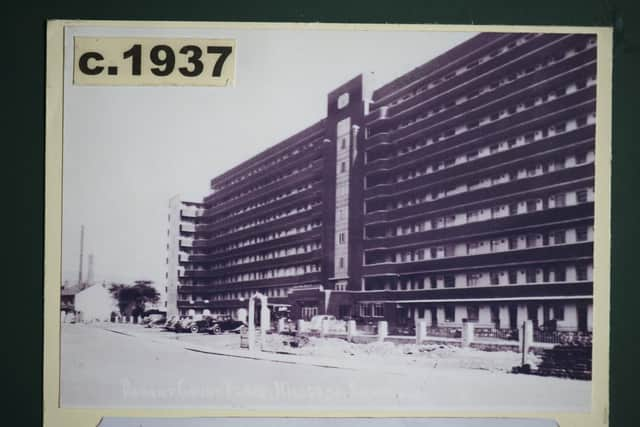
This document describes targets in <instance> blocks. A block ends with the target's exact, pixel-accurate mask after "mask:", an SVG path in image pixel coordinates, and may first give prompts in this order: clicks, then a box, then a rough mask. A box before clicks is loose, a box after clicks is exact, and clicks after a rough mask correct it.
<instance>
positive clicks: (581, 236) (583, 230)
mask: <svg viewBox="0 0 640 427" xmlns="http://www.w3.org/2000/svg"><path fill="white" fill-rule="evenodd" d="M588 238H589V233H588V230H587V227H578V228H576V240H577V241H578V242H584V241H586V240H587V239H588Z"/></svg>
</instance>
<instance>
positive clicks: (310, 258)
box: [176, 33, 596, 331]
mask: <svg viewBox="0 0 640 427" xmlns="http://www.w3.org/2000/svg"><path fill="white" fill-rule="evenodd" d="M595 83H596V39H595V36H593V35H586V34H585V35H565V34H528V33H527V34H525V33H504V34H501V33H482V34H479V35H477V36H475V37H473V38H471V39H469V40H468V41H466V42H464V43H462V44H460V45H458V46H457V47H455V48H453V49H451V50H449V51H448V52H446V53H444V54H443V55H441V56H439V57H437V58H435V59H433V60H431V61H429V62H428V63H426V64H424V65H422V66H420V67H418V68H416V69H414V70H412V71H410V72H409V73H407V74H405V75H403V76H401V77H400V78H398V79H396V80H394V81H392V82H390V83H388V84H386V85H384V86H381V87H379V88H377V89H375V90H373V91H371V90H370V88H368V87H367V84H366V82H365V79H364V78H363V77H362V76H358V77H356V78H354V79H352V80H351V81H349V82H347V83H345V84H343V85H342V86H340V87H339V88H337V89H335V90H334V91H332V92H331V93H329V94H328V97H327V116H326V117H325V118H324V119H322V120H320V121H319V122H317V123H315V124H313V125H312V126H310V127H308V128H306V129H304V130H303V131H301V132H299V133H298V134H296V135H293V136H291V137H290V138H288V139H287V140H285V141H282V142H280V143H278V144H276V145H275V146H273V147H272V148H270V149H268V150H266V151H264V152H262V153H260V154H258V155H256V156H255V157H253V158H251V159H249V160H247V161H246V162H244V163H242V164H240V165H238V166H236V167H234V168H233V169H230V170H229V171H227V172H226V173H224V174H222V175H220V176H217V177H215V178H214V179H212V180H211V193H210V194H209V195H208V196H206V197H205V198H204V200H203V201H202V204H201V207H202V211H201V214H200V215H199V216H197V217H196V218H194V221H195V229H194V230H195V232H194V236H193V237H194V240H193V251H192V253H191V254H190V255H189V256H188V257H186V259H185V260H184V261H185V262H183V263H181V266H182V267H183V268H184V272H183V273H182V272H181V273H180V274H179V275H178V276H177V277H178V278H179V283H177V295H178V298H177V306H176V309H177V310H179V312H180V313H181V314H189V313H191V314H198V313H212V314H213V313H221V314H231V315H233V314H234V313H236V311H237V310H238V309H239V308H243V307H246V305H247V299H248V297H249V296H250V295H251V294H252V293H254V292H256V291H260V292H262V293H263V294H265V295H267V296H268V297H269V301H270V302H273V303H274V304H276V305H280V306H282V307H289V308H290V312H291V315H292V316H293V317H302V318H309V317H310V316H313V315H315V314H322V313H328V314H333V315H336V316H337V317H351V318H357V319H361V320H364V321H369V320H376V319H386V320H388V321H389V322H390V323H391V324H392V325H399V326H402V325H410V324H412V323H413V322H414V321H415V320H416V319H418V318H420V319H426V320H427V323H428V324H430V325H432V326H436V325H442V326H447V325H451V326H455V325H460V324H461V323H462V322H463V321H473V322H477V323H478V324H480V325H487V326H492V327H496V328H502V329H513V328H515V327H516V325H518V324H520V323H521V322H522V321H523V320H527V319H530V320H533V322H534V324H535V325H537V326H542V325H544V324H548V323H549V322H552V323H553V324H555V326H556V327H557V328H558V329H565V330H583V331H587V330H591V327H592V304H593V301H592V300H593V297H592V296H593V216H594V158H595V153H594V148H595V144H594V138H595V93H596V86H595ZM199 206H200V205H199ZM205 310H206V311H205Z"/></svg>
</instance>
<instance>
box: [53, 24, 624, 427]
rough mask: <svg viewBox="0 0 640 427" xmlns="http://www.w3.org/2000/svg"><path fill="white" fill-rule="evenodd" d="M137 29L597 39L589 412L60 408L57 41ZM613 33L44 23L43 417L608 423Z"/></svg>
mask: <svg viewBox="0 0 640 427" xmlns="http://www.w3.org/2000/svg"><path fill="white" fill-rule="evenodd" d="M70 25H73V26H92V27H93V26H104V27H136V28H187V27H188V28H247V27H251V28H264V29H266V28H289V29H292V28H293V29H296V28H298V29H300V30H304V29H327V30H332V29H336V30H337V29H339V30H361V31H362V30H369V29H374V30H382V31H416V30H428V31H474V32H547V33H590V34H596V35H597V37H598V50H597V75H596V76H597V92H596V111H597V113H596V120H597V125H596V144H595V146H596V160H595V162H596V166H595V182H596V185H595V188H596V190H595V224H594V229H595V232H594V293H593V298H594V310H593V315H594V333H593V343H594V345H593V379H592V407H591V411H590V413H559V412H540V411H537V412H503V411H501V412H492V411H459V412H452V411H425V412H421V411H408V410H398V411H366V412H364V411H361V410H360V411H335V412H330V411H326V410H322V411H320V410H318V411H306V410H287V411H282V410H280V411H278V410H269V411H263V410H260V411H250V410H219V409H218V410H208V409H153V410H150V409H126V408H117V409H116V408H109V409H75V408H74V409H69V408H60V407H59V405H58V402H59V388H58V384H59V374H60V364H59V362H60V341H59V339H60V329H59V327H60V316H59V302H60V295H59V289H60V281H61V270H60V268H61V264H60V261H61V238H62V235H61V217H62V162H63V159H62V139H63V132H62V129H63V127H62V123H63V119H64V117H63V108H62V105H63V103H62V100H63V96H64V93H63V80H62V78H63V36H64V27H65V26H70ZM612 51H613V31H612V29H611V28H606V27H555V26H532V25H522V26H521V25H517V26H513V25H509V26H507V25H486V26H485V25H482V26H479V25H473V26H471V25H448V24H446V25H428V24H425V25H423V24H324V23H323V24H320V23H314V24H309V23H286V22H283V23H264V22H256V23H249V22H233V23H230V22H186V21H99V20H96V21H74V20H54V21H49V23H48V28H47V76H46V79H47V80H46V142H45V242H44V243H45V253H44V364H43V405H44V406H43V418H44V423H45V424H46V425H50V426H71V425H82V426H86V425H97V423H98V422H99V421H100V418H101V417H103V416H114V417H115V416H117V417H158V416H160V417H210V416H213V417H223V416H232V417H290V416H296V417H460V416H462V417H501V418H503V417H514V418H553V419H555V420H556V421H557V422H559V424H560V426H561V427H564V426H570V425H575V426H596V425H604V424H608V419H609V415H608V411H609V333H610V330H609V307H610V281H611V268H610V261H611V260H610V256H611V216H610V215H611V194H610V190H611V179H612V177H611V172H612V171H611V152H612V146H611V134H612V132H611V106H612V99H611V96H612V86H611V85H612Z"/></svg>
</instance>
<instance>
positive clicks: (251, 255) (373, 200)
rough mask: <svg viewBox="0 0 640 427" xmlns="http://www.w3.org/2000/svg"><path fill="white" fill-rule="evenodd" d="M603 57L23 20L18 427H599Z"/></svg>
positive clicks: (180, 26)
mask: <svg viewBox="0 0 640 427" xmlns="http://www.w3.org/2000/svg"><path fill="white" fill-rule="evenodd" d="M611 44H612V33H611V30H610V29H606V28H598V27H588V28H587V27H559V28H556V27H522V26H513V27H508V26H507V27H493V26H453V25H450V26H449V25H440V26H437V25H390V24H380V25H355V24H349V25H346V24H281V23H260V24H257V23H255V24H249V23H221V22H218V23H179V22H174V23H168V22H144V23H143V22H104V21H95V22H91V21H50V22H49V26H48V41H47V49H48V57H47V141H46V156H47V157H46V170H47V173H46V221H45V227H46V229H45V232H46V242H45V243H46V245H45V246H46V247H45V368H44V369H45V371H44V373H45V377H44V394H45V401H44V405H45V406H44V413H45V422H47V421H48V424H50V425H60V426H62V425H69V423H71V422H77V423H83V424H85V425H86V424H92V423H93V425H95V424H96V423H97V422H98V421H99V420H100V418H101V417H103V416H115V417H135V416H158V417H205V416H215V417H220V416H316V417H324V416H343V417H406V416H413V417H436V416H439V417H502V418H504V417H512V418H535V419H551V420H555V421H557V422H559V423H560V425H561V426H565V425H584V426H595V425H601V424H606V422H607V421H606V420H607V416H608V415H607V411H608V384H609V377H608V371H609V363H608V357H609V356H608V351H609V339H608V334H609V324H608V317H609V289H610V287H609V281H610V265H609V262H610V261H609V257H610V213H609V212H610V194H609V188H610V175H611V165H610V161H611V49H612V46H611ZM513 425H521V424H517V423H516V424H513Z"/></svg>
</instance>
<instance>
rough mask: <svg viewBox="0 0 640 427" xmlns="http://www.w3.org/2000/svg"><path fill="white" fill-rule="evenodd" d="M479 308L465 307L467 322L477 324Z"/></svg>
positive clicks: (475, 306) (474, 306) (473, 306)
mask: <svg viewBox="0 0 640 427" xmlns="http://www.w3.org/2000/svg"><path fill="white" fill-rule="evenodd" d="M479 313H480V308H479V307H478V306H477V305H475V304H474V305H469V306H467V320H468V321H470V322H477V321H478V319H479Z"/></svg>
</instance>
